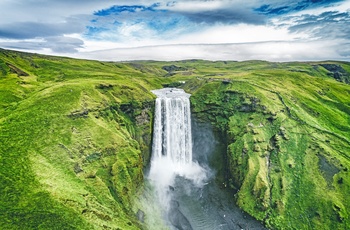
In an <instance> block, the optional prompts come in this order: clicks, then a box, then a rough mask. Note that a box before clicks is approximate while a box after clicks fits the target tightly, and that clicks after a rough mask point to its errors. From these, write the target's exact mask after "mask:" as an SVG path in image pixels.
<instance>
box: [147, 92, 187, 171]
mask: <svg viewBox="0 0 350 230" xmlns="http://www.w3.org/2000/svg"><path fill="white" fill-rule="evenodd" d="M152 92H153V93H154V94H155V95H157V96H158V98H157V99H156V108H155V119H154V133H153V146H152V157H153V158H162V157H166V158H168V159H169V160H171V161H172V162H173V163H174V164H177V165H184V164H191V163H192V133H191V112H190V100H189V97H190V94H187V93H185V92H184V91H183V90H181V89H174V88H171V89H169V88H165V89H160V90H154V91H152Z"/></svg>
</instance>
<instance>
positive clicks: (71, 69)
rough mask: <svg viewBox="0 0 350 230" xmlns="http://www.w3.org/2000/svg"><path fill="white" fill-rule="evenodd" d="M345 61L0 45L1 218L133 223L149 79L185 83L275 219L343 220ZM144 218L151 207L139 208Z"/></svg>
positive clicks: (238, 180)
mask: <svg viewBox="0 0 350 230" xmlns="http://www.w3.org/2000/svg"><path fill="white" fill-rule="evenodd" d="M349 76H350V64H349V63H346V62H319V63H318V62H313V63H269V62H263V61H249V62H208V61H201V60H189V61H180V62H173V63H167V62H152V61H144V62H131V63H113V62H99V61H86V60H76V59H70V58H61V57H49V56H43V55H37V54H26V53H20V52H14V51H7V50H0V143H1V144H0V182H1V183H0V194H2V195H1V196H0V226H3V228H4V229H18V228H23V229H74V228H75V229H103V228H106V229H118V228H120V229H139V228H141V227H142V224H141V223H139V222H138V221H137V218H136V216H135V210H132V203H133V202H132V197H133V196H134V195H135V194H136V193H137V191H138V188H139V187H140V186H141V185H142V180H143V172H142V169H143V167H144V166H145V165H146V164H147V162H148V160H149V157H150V155H149V154H150V151H149V150H150V149H149V148H150V144H151V129H152V116H153V114H152V113H153V106H154V98H155V96H154V95H152V93H151V92H150V90H151V89H156V88H161V87H163V86H176V87H183V88H184V89H185V90H186V91H188V92H190V93H192V97H191V102H192V107H193V112H194V113H195V114H196V116H197V117H199V118H201V119H206V120H209V121H211V122H212V123H213V124H214V125H215V126H216V127H217V129H218V130H219V131H220V132H222V133H223V134H224V136H225V137H226V140H225V141H226V143H227V153H224V154H227V159H228V168H229V175H228V176H229V177H228V181H227V184H228V185H229V186H228V187H230V188H232V189H233V191H234V192H235V193H233V194H235V196H232V199H235V200H236V202H237V204H238V205H239V206H240V207H241V208H242V209H243V210H245V211H246V212H248V213H249V214H251V215H252V216H254V217H255V218H257V219H259V220H261V221H263V222H264V223H265V224H266V225H267V226H268V227H269V228H271V229H318V228H322V229H346V228H350V217H349V210H350V202H349V199H348V198H347V196H348V194H350V176H349V170H350V155H349V153H350V86H349V85H348V83H349ZM146 218H147V217H146Z"/></svg>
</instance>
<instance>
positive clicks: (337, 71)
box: [320, 64, 350, 84]
mask: <svg viewBox="0 0 350 230" xmlns="http://www.w3.org/2000/svg"><path fill="white" fill-rule="evenodd" d="M320 66H322V67H323V68H325V69H326V70H328V71H329V72H330V73H329V75H330V76H331V77H333V78H334V79H336V80H337V81H340V82H344V83H346V84H350V74H349V73H348V72H347V71H346V70H345V69H344V68H343V67H341V66H340V65H336V64H320Z"/></svg>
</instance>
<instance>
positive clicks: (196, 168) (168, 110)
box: [148, 88, 207, 209]
mask: <svg viewBox="0 0 350 230" xmlns="http://www.w3.org/2000/svg"><path fill="white" fill-rule="evenodd" d="M152 93H154V94H155V95H156V96H157V99H156V102H155V103H156V104H155V119H154V126H153V144H152V158H151V168H150V172H149V176H148V178H149V179H150V181H152V182H153V185H154V187H155V189H156V192H157V197H158V199H159V202H160V204H162V205H163V206H164V208H166V209H168V208H169V206H170V201H171V195H170V194H171V192H170V191H169V189H170V190H171V189H172V188H173V186H174V180H175V178H176V177H177V176H180V177H183V178H185V179H188V180H190V181H192V182H193V184H194V186H202V184H203V181H204V180H205V178H206V176H207V175H206V171H205V169H204V168H202V167H201V166H200V165H199V164H198V163H197V162H193V161H192V133H191V111H190V100H189V98H190V96H191V95H190V94H187V93H185V91H183V90H182V89H176V88H164V89H159V90H153V91H152Z"/></svg>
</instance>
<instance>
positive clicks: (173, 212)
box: [168, 200, 193, 230]
mask: <svg viewBox="0 0 350 230" xmlns="http://www.w3.org/2000/svg"><path fill="white" fill-rule="evenodd" d="M168 217H169V221H170V223H171V224H172V225H173V226H174V227H176V228H177V229H179V230H192V229H193V228H192V226H191V224H190V222H189V221H188V219H187V218H186V216H185V215H184V214H182V212H181V211H180V210H179V202H177V201H175V200H172V201H171V204H170V211H169V216H168Z"/></svg>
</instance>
